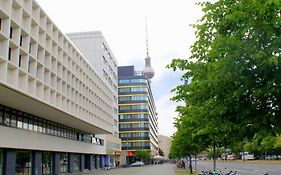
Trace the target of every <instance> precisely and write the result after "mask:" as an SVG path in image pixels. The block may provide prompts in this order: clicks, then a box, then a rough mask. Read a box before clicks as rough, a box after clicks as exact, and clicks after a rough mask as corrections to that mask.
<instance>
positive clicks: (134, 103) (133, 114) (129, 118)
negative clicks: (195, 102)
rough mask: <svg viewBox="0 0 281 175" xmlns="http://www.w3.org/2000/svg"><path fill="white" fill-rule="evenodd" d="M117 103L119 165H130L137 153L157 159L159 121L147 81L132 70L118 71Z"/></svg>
mask: <svg viewBox="0 0 281 175" xmlns="http://www.w3.org/2000/svg"><path fill="white" fill-rule="evenodd" d="M150 78H151V77H150ZM118 101H119V104H118V106H119V132H120V138H121V140H122V157H123V159H122V160H121V161H122V163H125V162H127V163H128V162H130V163H131V161H132V160H131V159H132V157H133V156H134V153H135V151H137V150H146V151H148V152H150V153H151V155H152V156H155V155H157V154H158V118H157V112H156V107H155V104H154V99H153V95H152V92H151V86H150V79H148V78H147V76H146V75H144V74H143V72H142V71H140V72H137V71H136V70H135V69H134V66H121V67H118Z"/></svg>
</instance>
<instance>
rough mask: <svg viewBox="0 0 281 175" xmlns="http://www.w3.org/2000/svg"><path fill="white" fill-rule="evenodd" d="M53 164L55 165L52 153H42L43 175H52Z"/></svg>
mask: <svg viewBox="0 0 281 175" xmlns="http://www.w3.org/2000/svg"><path fill="white" fill-rule="evenodd" d="M52 163H53V158H52V153H51V152H43V153H42V162H41V167H42V174H43V175H47V174H52Z"/></svg>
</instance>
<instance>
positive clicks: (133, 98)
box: [119, 96, 148, 101]
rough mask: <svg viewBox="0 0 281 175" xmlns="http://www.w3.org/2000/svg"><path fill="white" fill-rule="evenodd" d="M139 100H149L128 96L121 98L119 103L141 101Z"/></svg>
mask: <svg viewBox="0 0 281 175" xmlns="http://www.w3.org/2000/svg"><path fill="white" fill-rule="evenodd" d="M139 100H148V97H147V96H126V97H119V101H139Z"/></svg>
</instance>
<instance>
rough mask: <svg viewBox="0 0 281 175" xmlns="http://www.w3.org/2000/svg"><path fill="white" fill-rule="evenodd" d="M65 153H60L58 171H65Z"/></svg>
mask: <svg viewBox="0 0 281 175" xmlns="http://www.w3.org/2000/svg"><path fill="white" fill-rule="evenodd" d="M67 164H68V162H67V153H60V172H61V173H66V172H67Z"/></svg>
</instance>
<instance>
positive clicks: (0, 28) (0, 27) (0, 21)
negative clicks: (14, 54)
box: [0, 18, 2, 30]
mask: <svg viewBox="0 0 281 175" xmlns="http://www.w3.org/2000/svg"><path fill="white" fill-rule="evenodd" d="M0 30H2V19H1V18H0Z"/></svg>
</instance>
